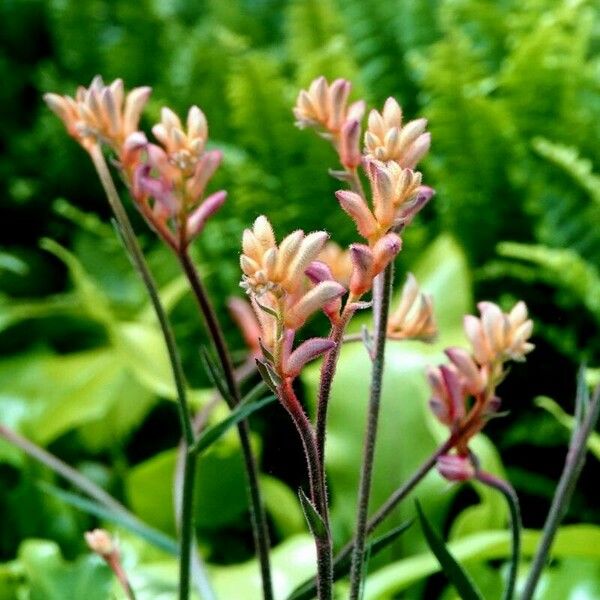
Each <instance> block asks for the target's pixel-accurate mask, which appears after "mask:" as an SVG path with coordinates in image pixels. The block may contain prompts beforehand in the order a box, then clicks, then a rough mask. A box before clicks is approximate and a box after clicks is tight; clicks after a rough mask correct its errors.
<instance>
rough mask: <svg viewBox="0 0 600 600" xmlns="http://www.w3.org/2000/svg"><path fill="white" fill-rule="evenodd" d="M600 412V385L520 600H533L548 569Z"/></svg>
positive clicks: (573, 448)
mask: <svg viewBox="0 0 600 600" xmlns="http://www.w3.org/2000/svg"><path fill="white" fill-rule="evenodd" d="M599 412H600V386H598V387H597V388H596V390H595V391H594V396H593V398H592V400H591V401H590V403H589V405H588V407H587V411H586V415H585V417H584V419H583V421H582V422H581V423H580V424H579V425H578V427H576V428H575V430H574V431H573V435H572V437H571V442H570V444H569V450H568V452H567V457H566V459H565V466H564V469H563V472H562V475H561V477H560V481H559V482H558V486H557V488H556V492H555V494H554V498H553V499H552V505H551V506H550V511H549V512H548V516H547V517H546V523H545V524H544V532H543V534H542V539H541V540H540V542H539V544H538V547H537V550H536V553H535V556H534V557H533V561H532V565H531V570H530V571H529V575H528V576H527V581H526V582H525V587H524V590H523V594H522V596H521V600H530V599H531V598H533V594H534V593H535V588H536V587H537V584H538V581H539V578H540V576H541V574H542V570H543V569H544V567H545V566H546V561H547V559H548V554H549V553H550V550H551V548H552V542H553V541H554V537H555V535H556V531H557V529H558V526H559V525H560V523H561V521H562V519H563V517H564V516H565V514H566V512H567V509H568V507H569V503H570V501H571V497H572V496H573V492H574V491H575V485H576V484H577V480H578V479H579V476H580V474H581V471H582V469H583V465H584V463H585V455H586V451H587V442H588V439H589V437H590V435H591V434H592V432H593V431H594V428H595V426H596V422H597V421H598V414H599Z"/></svg>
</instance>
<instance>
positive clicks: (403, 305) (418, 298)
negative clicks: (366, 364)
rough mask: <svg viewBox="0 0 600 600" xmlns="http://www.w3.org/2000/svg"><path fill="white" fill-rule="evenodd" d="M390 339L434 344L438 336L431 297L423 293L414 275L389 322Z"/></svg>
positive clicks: (409, 276)
mask: <svg viewBox="0 0 600 600" xmlns="http://www.w3.org/2000/svg"><path fill="white" fill-rule="evenodd" d="M387 335H388V337H390V338H392V339H396V340H408V339H413V340H422V341H424V342H432V341H433V340H434V339H435V338H436V336H437V324H436V322H435V316H434V314H433V301H432V298H431V296H428V295H426V294H424V293H423V292H421V290H420V289H419V284H418V283H417V280H416V279H415V276H414V275H413V274H412V273H409V274H408V276H407V278H406V283H405V284H404V287H403V288H402V295H401V297H400V304H399V305H398V308H397V309H396V310H395V311H394V312H393V313H392V314H391V315H390V318H389V320H388V331H387Z"/></svg>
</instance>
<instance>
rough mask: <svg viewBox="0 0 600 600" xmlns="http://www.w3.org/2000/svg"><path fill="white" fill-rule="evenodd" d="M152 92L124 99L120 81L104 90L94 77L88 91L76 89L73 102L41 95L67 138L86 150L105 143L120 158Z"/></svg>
mask: <svg viewBox="0 0 600 600" xmlns="http://www.w3.org/2000/svg"><path fill="white" fill-rule="evenodd" d="M151 91H152V90H151V88H149V87H139V88H134V89H133V90H131V91H130V92H129V93H128V94H127V95H125V92H124V89H123V81H122V80H121V79H116V80H115V81H113V82H112V83H111V84H110V85H108V86H107V85H105V84H104V81H103V80H102V77H100V76H99V75H97V76H96V77H94V79H93V80H92V83H91V84H90V86H89V88H87V89H86V88H84V87H79V88H78V89H77V93H76V95H75V98H72V97H70V96H60V95H58V94H51V93H50V94H45V95H44V100H45V101H46V104H47V105H48V106H49V108H50V109H51V110H52V111H53V112H54V113H55V114H56V115H58V117H59V118H60V119H61V120H62V121H63V123H64V124H65V127H66V129H67V131H68V133H69V135H71V136H72V137H73V138H75V139H76V140H77V141H78V142H79V143H80V144H81V145H82V146H83V147H84V148H85V149H86V150H88V151H89V150H90V149H91V147H92V146H94V145H95V144H97V143H106V144H108V145H109V146H111V148H112V149H113V150H114V151H115V152H117V154H120V153H121V150H122V148H123V144H124V143H125V141H126V140H127V138H128V137H129V136H130V135H132V134H134V133H136V132H137V130H138V125H139V120H140V115H141V113H142V110H143V108H144V106H145V104H146V102H147V101H148V98H149V96H150V93H151Z"/></svg>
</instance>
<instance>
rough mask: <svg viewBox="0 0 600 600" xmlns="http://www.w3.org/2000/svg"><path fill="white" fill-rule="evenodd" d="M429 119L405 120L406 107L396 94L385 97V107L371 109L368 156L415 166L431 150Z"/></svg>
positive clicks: (408, 167) (412, 167)
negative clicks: (396, 98) (403, 114)
mask: <svg viewBox="0 0 600 600" xmlns="http://www.w3.org/2000/svg"><path fill="white" fill-rule="evenodd" d="M426 127H427V120H426V119H416V120H414V121H409V122H408V123H406V124H404V125H403V124H402V109H401V108H400V105H399V104H398V102H397V101H396V100H395V99H394V98H388V99H387V100H386V101H385V104H384V107H383V110H382V111H381V113H380V112H378V111H377V110H372V111H371V112H370V113H369V126H368V129H367V131H366V133H365V153H366V158H367V159H372V160H379V161H383V162H388V161H393V162H395V163H397V164H398V165H399V166H400V167H402V168H407V169H414V167H415V166H416V165H417V163H418V162H419V160H421V158H423V156H425V154H427V152H428V151H429V146H430V144H431V134H430V133H428V132H425V128H426Z"/></svg>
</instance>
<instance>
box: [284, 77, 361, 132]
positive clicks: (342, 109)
mask: <svg viewBox="0 0 600 600" xmlns="http://www.w3.org/2000/svg"><path fill="white" fill-rule="evenodd" d="M350 88H351V84H350V82H349V81H347V80H346V79H336V80H335V81H334V82H332V83H331V84H329V83H328V82H327V80H326V79H325V77H322V76H321V77H318V78H317V79H315V80H314V81H313V82H312V83H311V84H310V87H309V88H308V90H301V91H300V93H299V94H298V99H297V100H296V106H295V107H294V109H293V112H294V116H295V117H296V125H297V126H298V127H300V128H301V129H303V128H305V127H320V128H322V129H324V130H326V131H327V132H329V133H331V134H337V133H339V132H340V130H341V129H342V126H343V125H344V124H345V123H347V122H349V121H356V122H360V120H361V119H362V116H363V114H364V110H365V104H364V102H363V101H362V100H359V101H358V102H354V103H353V104H351V105H350V106H348V96H349V94H350ZM347 135H348V134H347Z"/></svg>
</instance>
